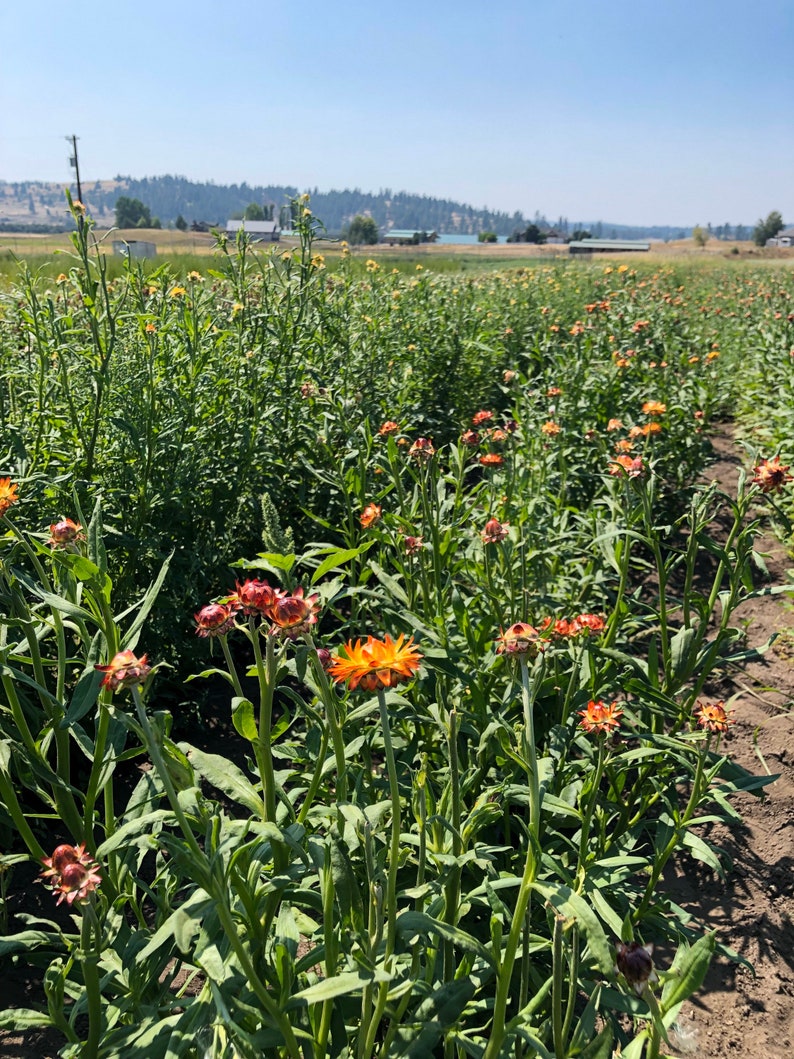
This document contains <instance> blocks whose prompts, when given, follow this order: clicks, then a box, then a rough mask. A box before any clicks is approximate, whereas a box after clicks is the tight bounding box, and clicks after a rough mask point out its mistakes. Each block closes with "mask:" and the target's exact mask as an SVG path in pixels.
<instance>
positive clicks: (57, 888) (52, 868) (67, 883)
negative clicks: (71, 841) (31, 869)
mask: <svg viewBox="0 0 794 1059" xmlns="http://www.w3.org/2000/svg"><path fill="white" fill-rule="evenodd" d="M42 864H43V865H44V867H45V869H46V870H45V871H43V872H42V873H41V878H42V881H43V882H45V883H47V885H48V886H51V887H52V889H53V891H54V892H55V893H57V894H58V895H59V896H58V902H57V903H58V904H60V903H61V901H66V903H67V904H69V905H73V904H79V903H80V902H81V901H85V899H86V898H87V897H88V895H89V894H91V893H93V892H94V890H96V888H97V887H98V886H99V884H100V883H101V882H102V876H101V875H99V874H98V872H97V868H98V867H99V865H98V864H97V863H96V861H95V860H94V858H93V857H92V856H91V854H90V853H87V852H86V848H85V845H84V844H81V845H79V846H67V845H63V846H58V847H57V849H56V850H55V852H54V853H53V855H52V856H51V857H47V858H46V859H45V860H43V861H42Z"/></svg>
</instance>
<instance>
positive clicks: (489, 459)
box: [480, 452, 505, 467]
mask: <svg viewBox="0 0 794 1059" xmlns="http://www.w3.org/2000/svg"><path fill="white" fill-rule="evenodd" d="M504 462H505V461H504V459H503V458H502V457H501V456H500V455H499V453H498V452H486V453H485V455H484V456H480V463H481V464H482V465H483V467H501V465H502V464H503V463H504Z"/></svg>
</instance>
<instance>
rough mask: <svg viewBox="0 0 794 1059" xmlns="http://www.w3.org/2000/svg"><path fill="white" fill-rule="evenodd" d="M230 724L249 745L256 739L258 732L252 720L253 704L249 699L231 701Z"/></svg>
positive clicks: (254, 721) (253, 719)
mask: <svg viewBox="0 0 794 1059" xmlns="http://www.w3.org/2000/svg"><path fill="white" fill-rule="evenodd" d="M232 723H233V724H234V727H235V729H236V730H237V732H238V733H239V735H241V736H242V737H243V739H247V740H248V741H249V743H253V741H254V740H255V739H256V738H257V737H258V735H259V731H258V729H257V727H256V720H255V718H254V704H253V703H252V702H251V700H250V699H241V698H238V697H235V698H233V699H232Z"/></svg>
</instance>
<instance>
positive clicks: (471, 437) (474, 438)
mask: <svg viewBox="0 0 794 1059" xmlns="http://www.w3.org/2000/svg"><path fill="white" fill-rule="evenodd" d="M460 440H461V441H462V442H463V444H464V445H479V444H480V435H479V434H478V433H477V431H476V430H464V431H463V433H462V434H461V436H460Z"/></svg>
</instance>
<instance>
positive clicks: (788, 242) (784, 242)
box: [766, 228, 794, 246]
mask: <svg viewBox="0 0 794 1059" xmlns="http://www.w3.org/2000/svg"><path fill="white" fill-rule="evenodd" d="M766 246H794V228H784V229H783V231H782V232H778V233H777V235H776V236H775V237H774V239H767V241H766Z"/></svg>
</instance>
